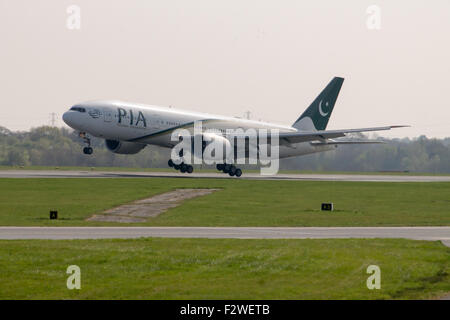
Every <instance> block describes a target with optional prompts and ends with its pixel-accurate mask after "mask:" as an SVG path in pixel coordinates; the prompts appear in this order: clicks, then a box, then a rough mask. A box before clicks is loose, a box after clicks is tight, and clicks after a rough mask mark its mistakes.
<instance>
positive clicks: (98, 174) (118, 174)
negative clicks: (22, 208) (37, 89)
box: [0, 170, 450, 182]
mask: <svg viewBox="0 0 450 320" xmlns="http://www.w3.org/2000/svg"><path fill="white" fill-rule="evenodd" d="M0 178H228V179H229V178H230V177H229V176H228V175H226V174H223V173H195V172H194V173H192V174H187V173H185V174H182V173H179V172H176V171H173V172H125V171H65V170H0ZM234 179H236V178H234ZM239 179H254V180H258V179H259V180H315V181H378V182H444V181H447V182H450V176H410V175H388V174H380V175H379V174H374V175H370V174H365V175H363V174H277V175H274V176H263V175H260V174H259V173H245V172H244V174H243V175H242V177H241V178H239Z"/></svg>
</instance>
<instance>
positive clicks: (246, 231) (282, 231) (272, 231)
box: [0, 227, 450, 245]
mask: <svg viewBox="0 0 450 320" xmlns="http://www.w3.org/2000/svg"><path fill="white" fill-rule="evenodd" d="M140 237H163V238H231V239H343V238H405V239H413V240H430V241H436V240H441V241H443V242H445V244H446V245H450V227H297V228H290V227H0V239H7V240H13V239H53V240H60V239H110V238H120V239H131V238H140Z"/></svg>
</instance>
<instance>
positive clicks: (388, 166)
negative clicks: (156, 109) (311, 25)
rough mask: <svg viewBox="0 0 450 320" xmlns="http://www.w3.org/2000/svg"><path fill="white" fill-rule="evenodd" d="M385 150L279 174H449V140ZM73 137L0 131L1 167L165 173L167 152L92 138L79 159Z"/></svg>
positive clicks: (316, 157) (343, 153)
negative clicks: (132, 151)
mask: <svg viewBox="0 0 450 320" xmlns="http://www.w3.org/2000/svg"><path fill="white" fill-rule="evenodd" d="M378 139H380V140H383V141H385V142H386V143H384V144H376V145H340V146H338V148H336V149H335V150H333V151H327V152H322V153H317V154H312V155H307V156H302V157H296V158H290V159H283V160H281V163H280V167H281V169H295V170H311V171H409V172H430V173H450V138H445V139H429V138H427V137H425V136H420V137H417V138H413V139H410V138H404V139H386V138H378ZM83 147H84V144H83V141H82V140H81V139H80V138H79V137H78V135H77V133H76V132H74V131H72V130H69V129H65V128H55V127H48V126H43V127H38V128H33V129H31V130H29V131H18V132H12V131H10V130H8V129H7V128H4V127H0V165H4V166H30V165H33V166H89V167H108V166H114V167H135V168H165V167H167V160H168V159H169V157H170V150H169V149H165V148H160V147H156V146H147V147H146V148H145V149H144V150H142V151H141V152H139V153H138V154H136V155H119V154H114V153H112V152H110V151H109V150H107V149H106V147H105V143H104V140H102V139H97V138H93V139H92V147H93V148H94V154H93V155H84V154H83V153H82V148H83Z"/></svg>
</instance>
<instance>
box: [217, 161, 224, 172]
mask: <svg viewBox="0 0 450 320" xmlns="http://www.w3.org/2000/svg"><path fill="white" fill-rule="evenodd" d="M224 167H225V165H224V164H223V163H218V164H217V165H216V168H217V170H219V171H223V168H224Z"/></svg>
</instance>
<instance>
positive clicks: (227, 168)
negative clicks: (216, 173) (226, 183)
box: [222, 164, 231, 173]
mask: <svg viewBox="0 0 450 320" xmlns="http://www.w3.org/2000/svg"><path fill="white" fill-rule="evenodd" d="M230 170H231V165H230V164H225V165H224V166H223V170H222V171H223V172H224V173H228V172H230Z"/></svg>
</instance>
